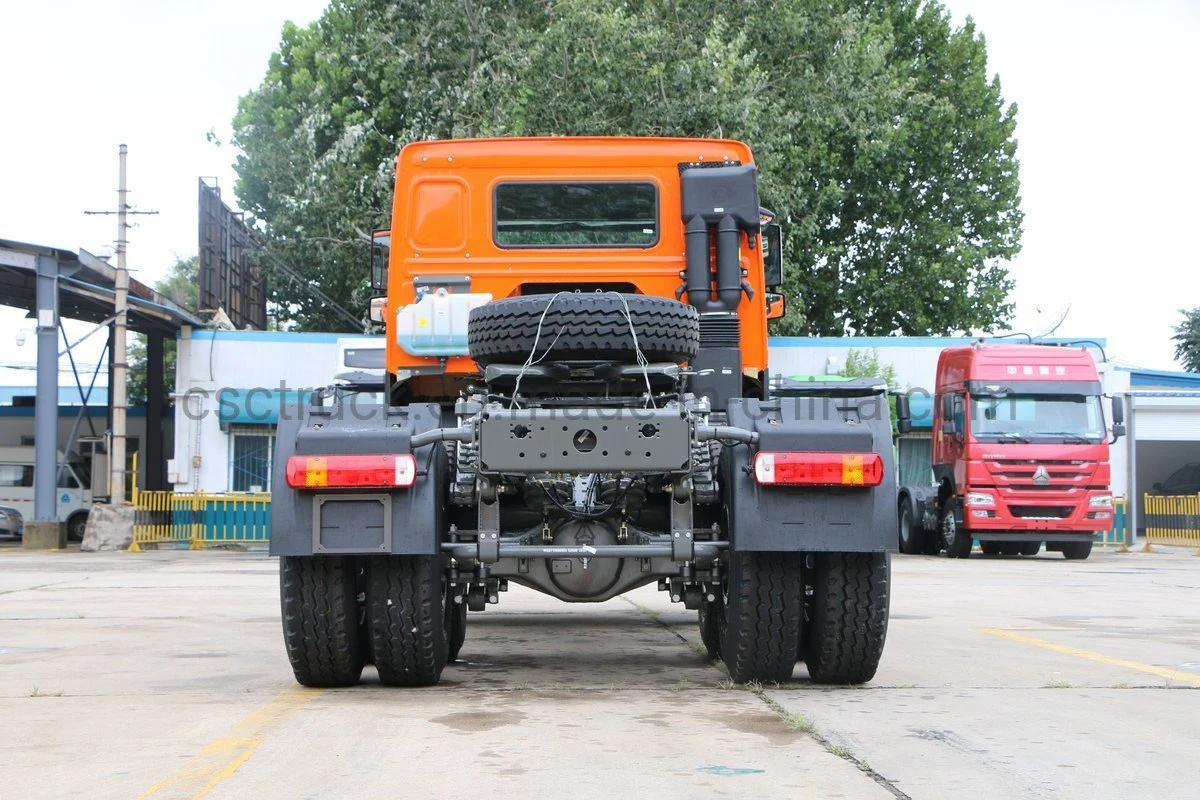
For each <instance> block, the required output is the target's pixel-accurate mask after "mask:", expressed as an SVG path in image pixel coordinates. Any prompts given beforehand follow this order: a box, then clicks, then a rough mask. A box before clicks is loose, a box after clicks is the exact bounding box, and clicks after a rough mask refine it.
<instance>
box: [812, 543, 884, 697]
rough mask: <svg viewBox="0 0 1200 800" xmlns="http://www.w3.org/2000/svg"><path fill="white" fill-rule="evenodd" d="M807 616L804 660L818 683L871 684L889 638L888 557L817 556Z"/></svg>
mask: <svg viewBox="0 0 1200 800" xmlns="http://www.w3.org/2000/svg"><path fill="white" fill-rule="evenodd" d="M813 558H814V559H815V565H814V570H813V573H812V578H811V581H810V585H811V586H812V589H813V593H812V597H811V598H810V599H809V601H808V609H807V611H808V613H807V614H806V616H805V624H806V628H805V636H804V653H803V655H804V662H805V664H807V666H808V674H809V677H811V678H812V680H813V682H814V683H839V684H844V683H866V682H867V681H869V680H871V678H873V677H875V670H876V669H878V667H879V658H880V656H882V655H883V644H884V641H885V640H886V638H887V626H888V606H889V604H890V602H891V563H890V562H889V560H888V554H887V553H818V554H816V555H814V556H813Z"/></svg>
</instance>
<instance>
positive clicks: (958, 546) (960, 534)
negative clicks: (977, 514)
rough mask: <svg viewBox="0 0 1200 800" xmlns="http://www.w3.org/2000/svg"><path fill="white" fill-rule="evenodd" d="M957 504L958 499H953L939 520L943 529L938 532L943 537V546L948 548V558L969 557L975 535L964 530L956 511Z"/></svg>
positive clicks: (943, 510)
mask: <svg viewBox="0 0 1200 800" xmlns="http://www.w3.org/2000/svg"><path fill="white" fill-rule="evenodd" d="M956 504H957V503H956V501H955V500H953V499H952V500H950V501H948V502H947V503H946V505H945V507H944V508H943V509H942V516H941V518H940V519H939V520H938V524H939V526H940V528H941V530H939V531H938V533H939V534H941V537H942V547H944V548H945V550H946V558H969V557H970V556H971V544H972V538H973V537H972V536H971V533H970V532H969V531H966V530H964V529H963V527H962V526H961V525H959V524H958V519H957V516H956V515H955V513H954V508H955V506H956Z"/></svg>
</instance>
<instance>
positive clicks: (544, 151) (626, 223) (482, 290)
mask: <svg viewBox="0 0 1200 800" xmlns="http://www.w3.org/2000/svg"><path fill="white" fill-rule="evenodd" d="M681 159H686V160H685V161H681ZM717 167H724V168H726V170H730V169H741V170H743V171H744V174H746V175H750V174H752V173H753V172H754V160H753V156H752V155H751V153H750V148H749V147H747V146H746V145H745V144H743V143H741V142H735V141H728V140H720V139H702V140H697V139H668V138H637V137H628V138H620V139H613V138H604V137H555V138H529V139H522V138H511V139H480V140H469V141H432V142H414V143H412V144H409V145H407V146H406V147H405V148H404V149H403V150H402V151H401V152H400V156H399V159H398V161H397V167H396V195H395V205H394V210H393V215H392V225H391V230H389V231H379V232H377V234H376V242H377V244H376V247H377V250H382V252H377V254H376V256H375V261H376V263H377V264H379V265H381V267H380V268H377V270H376V273H375V279H374V282H375V283H376V286H377V288H378V289H380V290H385V291H386V296H385V297H381V298H379V299H378V301H377V302H376V305H375V307H374V309H373V314H375V315H376V317H377V318H378V319H380V320H382V321H386V324H387V326H388V337H387V369H388V373H389V374H390V375H391V376H393V379H394V380H393V383H392V386H393V390H394V395H395V396H396V398H397V399H401V398H411V399H440V398H445V397H453V396H454V395H455V394H456V393H457V390H458V389H461V388H463V387H465V385H466V384H467V382H468V379H469V377H470V376H472V375H475V374H477V373H478V367H477V365H476V363H475V361H473V360H472V358H471V357H470V355H469V354H468V348H467V335H466V325H467V315H468V314H469V312H470V310H471V309H473V308H476V307H478V306H479V305H482V304H484V303H488V302H491V301H493V300H499V299H502V298H507V297H518V296H528V295H539V294H544V293H547V292H551V293H552V292H555V291H560V290H564V289H565V290H569V291H573V292H593V293H594V292H604V291H613V292H624V293H637V294H643V295H653V296H660V297H672V298H676V299H683V300H685V301H687V302H688V303H691V304H692V305H694V306H696V307H697V308H698V309H699V310H700V312H701V336H702V337H703V339H704V341H703V342H702V344H703V345H707V346H708V347H706V349H709V348H711V347H713V346H722V345H724V346H726V347H728V346H730V345H732V347H733V348H734V349H736V350H737V351H738V354H739V361H740V364H738V365H737V371H738V373H739V374H740V376H741V379H742V383H743V384H744V385H745V386H746V387H752V388H753V389H754V390H755V391H756V393H757V394H758V395H759V396H762V394H763V387H764V386H765V385H766V382H767V320H768V319H771V318H774V317H779V316H782V315H783V313H784V305H783V295H782V294H779V293H778V292H779V284H780V283H782V272H781V263H780V244H779V242H780V238H779V237H780V232H779V226H778V225H775V224H773V223H771V222H770V220H769V218H768V219H766V220H760V218H759V213H760V211H761V212H762V213H767V214H768V217H769V212H766V211H765V209H759V207H758V205H757V198H756V196H755V197H754V198H753V200H752V201H751V202H750V203H749V205H750V206H752V207H753V209H754V219H737V218H734V217H731V218H730V219H729V220H728V221H727V224H728V225H729V228H728V229H727V230H717V231H715V232H710V231H709V228H710V227H711V223H706V222H705V220H703V219H697V218H696V217H693V219H694V220H696V221H695V222H694V223H692V224H691V228H689V227H688V224H689V221H687V220H683V219H681V216H680V210H681V209H683V208H684V206H683V203H684V200H685V198H684V197H683V193H684V191H685V188H684V186H685V184H684V182H682V181H681V180H680V174H681V172H682V171H684V170H685V168H694V169H711V168H717ZM710 174H712V175H713V176H714V177H715V176H717V174H718V173H717V172H712V173H710ZM743 185H744V186H746V187H748V188H749V189H750V191H753V181H747V182H744V183H743ZM728 199H729V200H730V201H731V202H732V200H733V198H728ZM743 205H746V203H743ZM730 210H732V205H731V206H730ZM672 212H673V213H672ZM718 213H719V212H718ZM760 226H761V228H762V232H761V235H760V232H759V229H760ZM746 232H749V235H742V234H744V233H746ZM689 237H691V239H690V240H689ZM710 238H711V240H712V241H711V244H710V242H709V239H710ZM696 240H702V246H701V247H697V246H695V241H696ZM689 242H691V243H692V245H693V246H692V248H691V250H690V252H692V254H693V256H692V258H693V263H692V264H691V265H690V267H689V264H688V260H687V258H688V256H687V254H688V252H689V249H688V244H689ZM710 249H711V250H712V251H713V254H714V256H715V259H716V264H717V267H716V270H715V272H716V285H715V287H713V288H712V289H711V291H710V277H709V271H710V270H709V250H710ZM702 251H703V252H702ZM764 256H765V257H766V263H764ZM771 264H774V267H773V268H772V267H771ZM383 265H386V268H384V267H383ZM689 275H690V276H691V277H690V278H689ZM772 276H774V277H772ZM722 366H728V365H727V364H723V365H722ZM741 389H742V384H739V386H738V391H737V393H739V394H740V393H741Z"/></svg>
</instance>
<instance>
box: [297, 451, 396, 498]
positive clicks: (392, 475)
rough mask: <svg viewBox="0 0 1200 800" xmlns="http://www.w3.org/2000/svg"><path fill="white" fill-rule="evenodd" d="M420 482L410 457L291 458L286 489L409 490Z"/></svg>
mask: <svg viewBox="0 0 1200 800" xmlns="http://www.w3.org/2000/svg"><path fill="white" fill-rule="evenodd" d="M416 479H417V461H416V459H415V458H413V457H412V455H410V454H404V455H369V456H292V457H291V458H289V459H288V461H287V485H288V486H290V487H292V488H293V489H395V488H408V487H409V486H412V485H413V483H414V482H415V481H416Z"/></svg>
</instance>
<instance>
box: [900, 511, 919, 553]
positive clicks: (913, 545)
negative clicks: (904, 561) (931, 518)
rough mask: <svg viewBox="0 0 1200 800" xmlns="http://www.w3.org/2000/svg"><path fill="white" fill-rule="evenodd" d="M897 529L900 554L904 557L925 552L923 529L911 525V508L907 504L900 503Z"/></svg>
mask: <svg viewBox="0 0 1200 800" xmlns="http://www.w3.org/2000/svg"><path fill="white" fill-rule="evenodd" d="M897 519H898V527H899V534H900V552H901V553H904V554H905V555H910V556H915V555H919V554H921V553H923V552H924V551H925V529H924V528H922V527H920V526H919V525H913V517H912V508H910V507H909V505H908V503H907V502H901V503H900V511H899V513H898V514H897Z"/></svg>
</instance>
